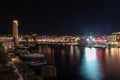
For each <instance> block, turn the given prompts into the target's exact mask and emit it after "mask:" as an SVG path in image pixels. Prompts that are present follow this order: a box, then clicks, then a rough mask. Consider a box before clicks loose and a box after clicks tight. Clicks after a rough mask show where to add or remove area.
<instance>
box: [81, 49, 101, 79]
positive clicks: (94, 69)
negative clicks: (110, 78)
mask: <svg viewBox="0 0 120 80" xmlns="http://www.w3.org/2000/svg"><path fill="white" fill-rule="evenodd" d="M79 71H80V73H81V74H82V75H83V77H84V78H86V79H89V80H101V79H102V77H103V76H102V73H101V69H100V65H99V62H98V59H97V55H96V49H95V48H85V56H84V61H83V62H82V67H81V66H80V70H79Z"/></svg>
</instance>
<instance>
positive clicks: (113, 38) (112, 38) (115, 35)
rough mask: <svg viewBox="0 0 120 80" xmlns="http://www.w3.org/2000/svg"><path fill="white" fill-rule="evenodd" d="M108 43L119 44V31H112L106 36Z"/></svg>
mask: <svg viewBox="0 0 120 80" xmlns="http://www.w3.org/2000/svg"><path fill="white" fill-rule="evenodd" d="M107 38H108V45H113V46H120V32H114V33H112V35H109V36H108V37H107Z"/></svg>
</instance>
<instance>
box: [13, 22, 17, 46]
mask: <svg viewBox="0 0 120 80" xmlns="http://www.w3.org/2000/svg"><path fill="white" fill-rule="evenodd" d="M12 36H13V41H14V44H15V47H16V46H17V45H18V20H13V34H12Z"/></svg>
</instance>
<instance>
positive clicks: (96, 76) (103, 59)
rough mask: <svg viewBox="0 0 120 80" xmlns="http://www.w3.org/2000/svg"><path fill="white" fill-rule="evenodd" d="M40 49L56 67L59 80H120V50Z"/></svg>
mask: <svg viewBox="0 0 120 80" xmlns="http://www.w3.org/2000/svg"><path fill="white" fill-rule="evenodd" d="M38 49H39V53H43V54H46V57H47V60H48V64H49V65H52V66H55V67H56V70H57V80H64V79H66V80H120V48H110V49H108V48H105V49H102V48H88V47H84V48H83V47H79V46H59V45H39V46H38ZM36 69H38V70H37V73H38V74H39V67H38V68H36Z"/></svg>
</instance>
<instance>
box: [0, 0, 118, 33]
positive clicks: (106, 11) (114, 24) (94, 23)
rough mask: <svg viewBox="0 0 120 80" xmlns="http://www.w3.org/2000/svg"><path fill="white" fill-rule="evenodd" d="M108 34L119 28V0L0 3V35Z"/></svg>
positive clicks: (25, 0)
mask: <svg viewBox="0 0 120 80" xmlns="http://www.w3.org/2000/svg"><path fill="white" fill-rule="evenodd" d="M13 19H18V20H19V33H21V34H28V33H39V34H51V35H53V34H56V35H66V34H68V35H71V34H76V35H78V34H90V33H93V34H102V35H105V34H111V33H112V32H115V31H120V2H119V0H79V1H75V0H73V1H70V0H68V1H61V0H59V1H58V0H54V1H52V0H49V1H46V0H33V1H32V0H31V1H29V0H24V1H20V0H18V1H17V0H16V1H11V0H9V1H5V2H0V34H11V31H12V20H13Z"/></svg>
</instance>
